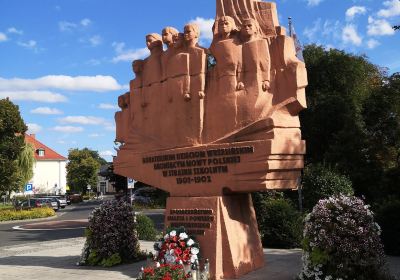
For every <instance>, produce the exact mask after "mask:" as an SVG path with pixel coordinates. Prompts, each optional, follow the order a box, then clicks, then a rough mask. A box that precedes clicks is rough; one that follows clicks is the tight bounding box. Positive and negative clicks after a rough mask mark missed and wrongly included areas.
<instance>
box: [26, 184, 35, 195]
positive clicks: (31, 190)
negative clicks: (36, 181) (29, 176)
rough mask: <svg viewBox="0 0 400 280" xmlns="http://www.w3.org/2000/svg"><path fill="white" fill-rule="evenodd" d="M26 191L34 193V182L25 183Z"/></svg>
mask: <svg viewBox="0 0 400 280" xmlns="http://www.w3.org/2000/svg"><path fill="white" fill-rule="evenodd" d="M25 193H33V184H26V185H25Z"/></svg>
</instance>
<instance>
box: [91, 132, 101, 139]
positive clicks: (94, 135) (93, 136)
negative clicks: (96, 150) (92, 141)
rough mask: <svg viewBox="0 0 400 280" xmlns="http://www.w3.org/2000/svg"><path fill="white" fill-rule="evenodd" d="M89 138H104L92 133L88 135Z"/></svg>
mask: <svg viewBox="0 0 400 280" xmlns="http://www.w3.org/2000/svg"><path fill="white" fill-rule="evenodd" d="M88 136H89V137H91V138H97V137H102V136H104V134H99V133H92V134H89V135H88Z"/></svg>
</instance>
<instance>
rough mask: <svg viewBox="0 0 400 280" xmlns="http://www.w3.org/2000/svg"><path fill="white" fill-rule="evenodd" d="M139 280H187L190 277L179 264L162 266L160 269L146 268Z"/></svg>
mask: <svg viewBox="0 0 400 280" xmlns="http://www.w3.org/2000/svg"><path fill="white" fill-rule="evenodd" d="M138 279H142V280H185V279H188V275H187V274H186V273H185V271H184V269H183V265H179V264H161V265H159V266H158V267H146V268H144V269H143V270H142V272H141V275H140V276H139V277H138Z"/></svg>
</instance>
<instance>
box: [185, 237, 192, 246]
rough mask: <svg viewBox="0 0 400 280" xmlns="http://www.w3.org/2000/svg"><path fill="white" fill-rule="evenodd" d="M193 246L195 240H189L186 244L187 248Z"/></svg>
mask: <svg viewBox="0 0 400 280" xmlns="http://www.w3.org/2000/svg"><path fill="white" fill-rule="evenodd" d="M193 244H194V241H193V239H189V240H188V241H187V242H186V245H187V246H192V245H193Z"/></svg>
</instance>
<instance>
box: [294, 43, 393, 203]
mask: <svg viewBox="0 0 400 280" xmlns="http://www.w3.org/2000/svg"><path fill="white" fill-rule="evenodd" d="M303 54H304V58H305V61H306V66H307V71H308V78H309V79H308V80H309V86H308V87H307V102H308V109H307V110H304V111H302V112H301V114H300V118H301V122H302V133H303V136H304V138H305V139H306V141H307V155H306V161H307V163H324V164H327V165H328V166H332V167H333V168H334V169H337V170H338V171H339V172H340V173H341V174H344V175H347V176H348V177H349V178H350V180H351V181H352V183H353V187H354V190H355V193H356V194H357V195H367V196H368V197H369V198H372V197H373V195H372V190H374V189H375V188H376V185H377V184H379V182H381V180H382V174H383V173H382V172H383V171H382V167H381V166H380V163H379V161H378V160H377V159H376V158H375V156H374V154H373V153H371V142H370V141H369V137H368V134H367V133H366V131H367V130H366V127H365V123H364V118H363V115H362V110H363V107H364V104H365V102H366V100H368V98H369V97H370V96H371V95H372V94H373V93H374V92H376V91H378V90H380V89H381V87H382V84H383V81H384V78H385V72H384V71H382V69H381V68H379V67H378V66H376V65H373V64H372V63H370V62H369V61H368V59H367V58H366V57H365V56H357V55H352V54H348V53H345V52H344V51H340V50H335V49H331V50H325V49H324V48H322V47H320V46H316V45H310V46H307V47H306V48H305V50H304V53H303Z"/></svg>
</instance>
